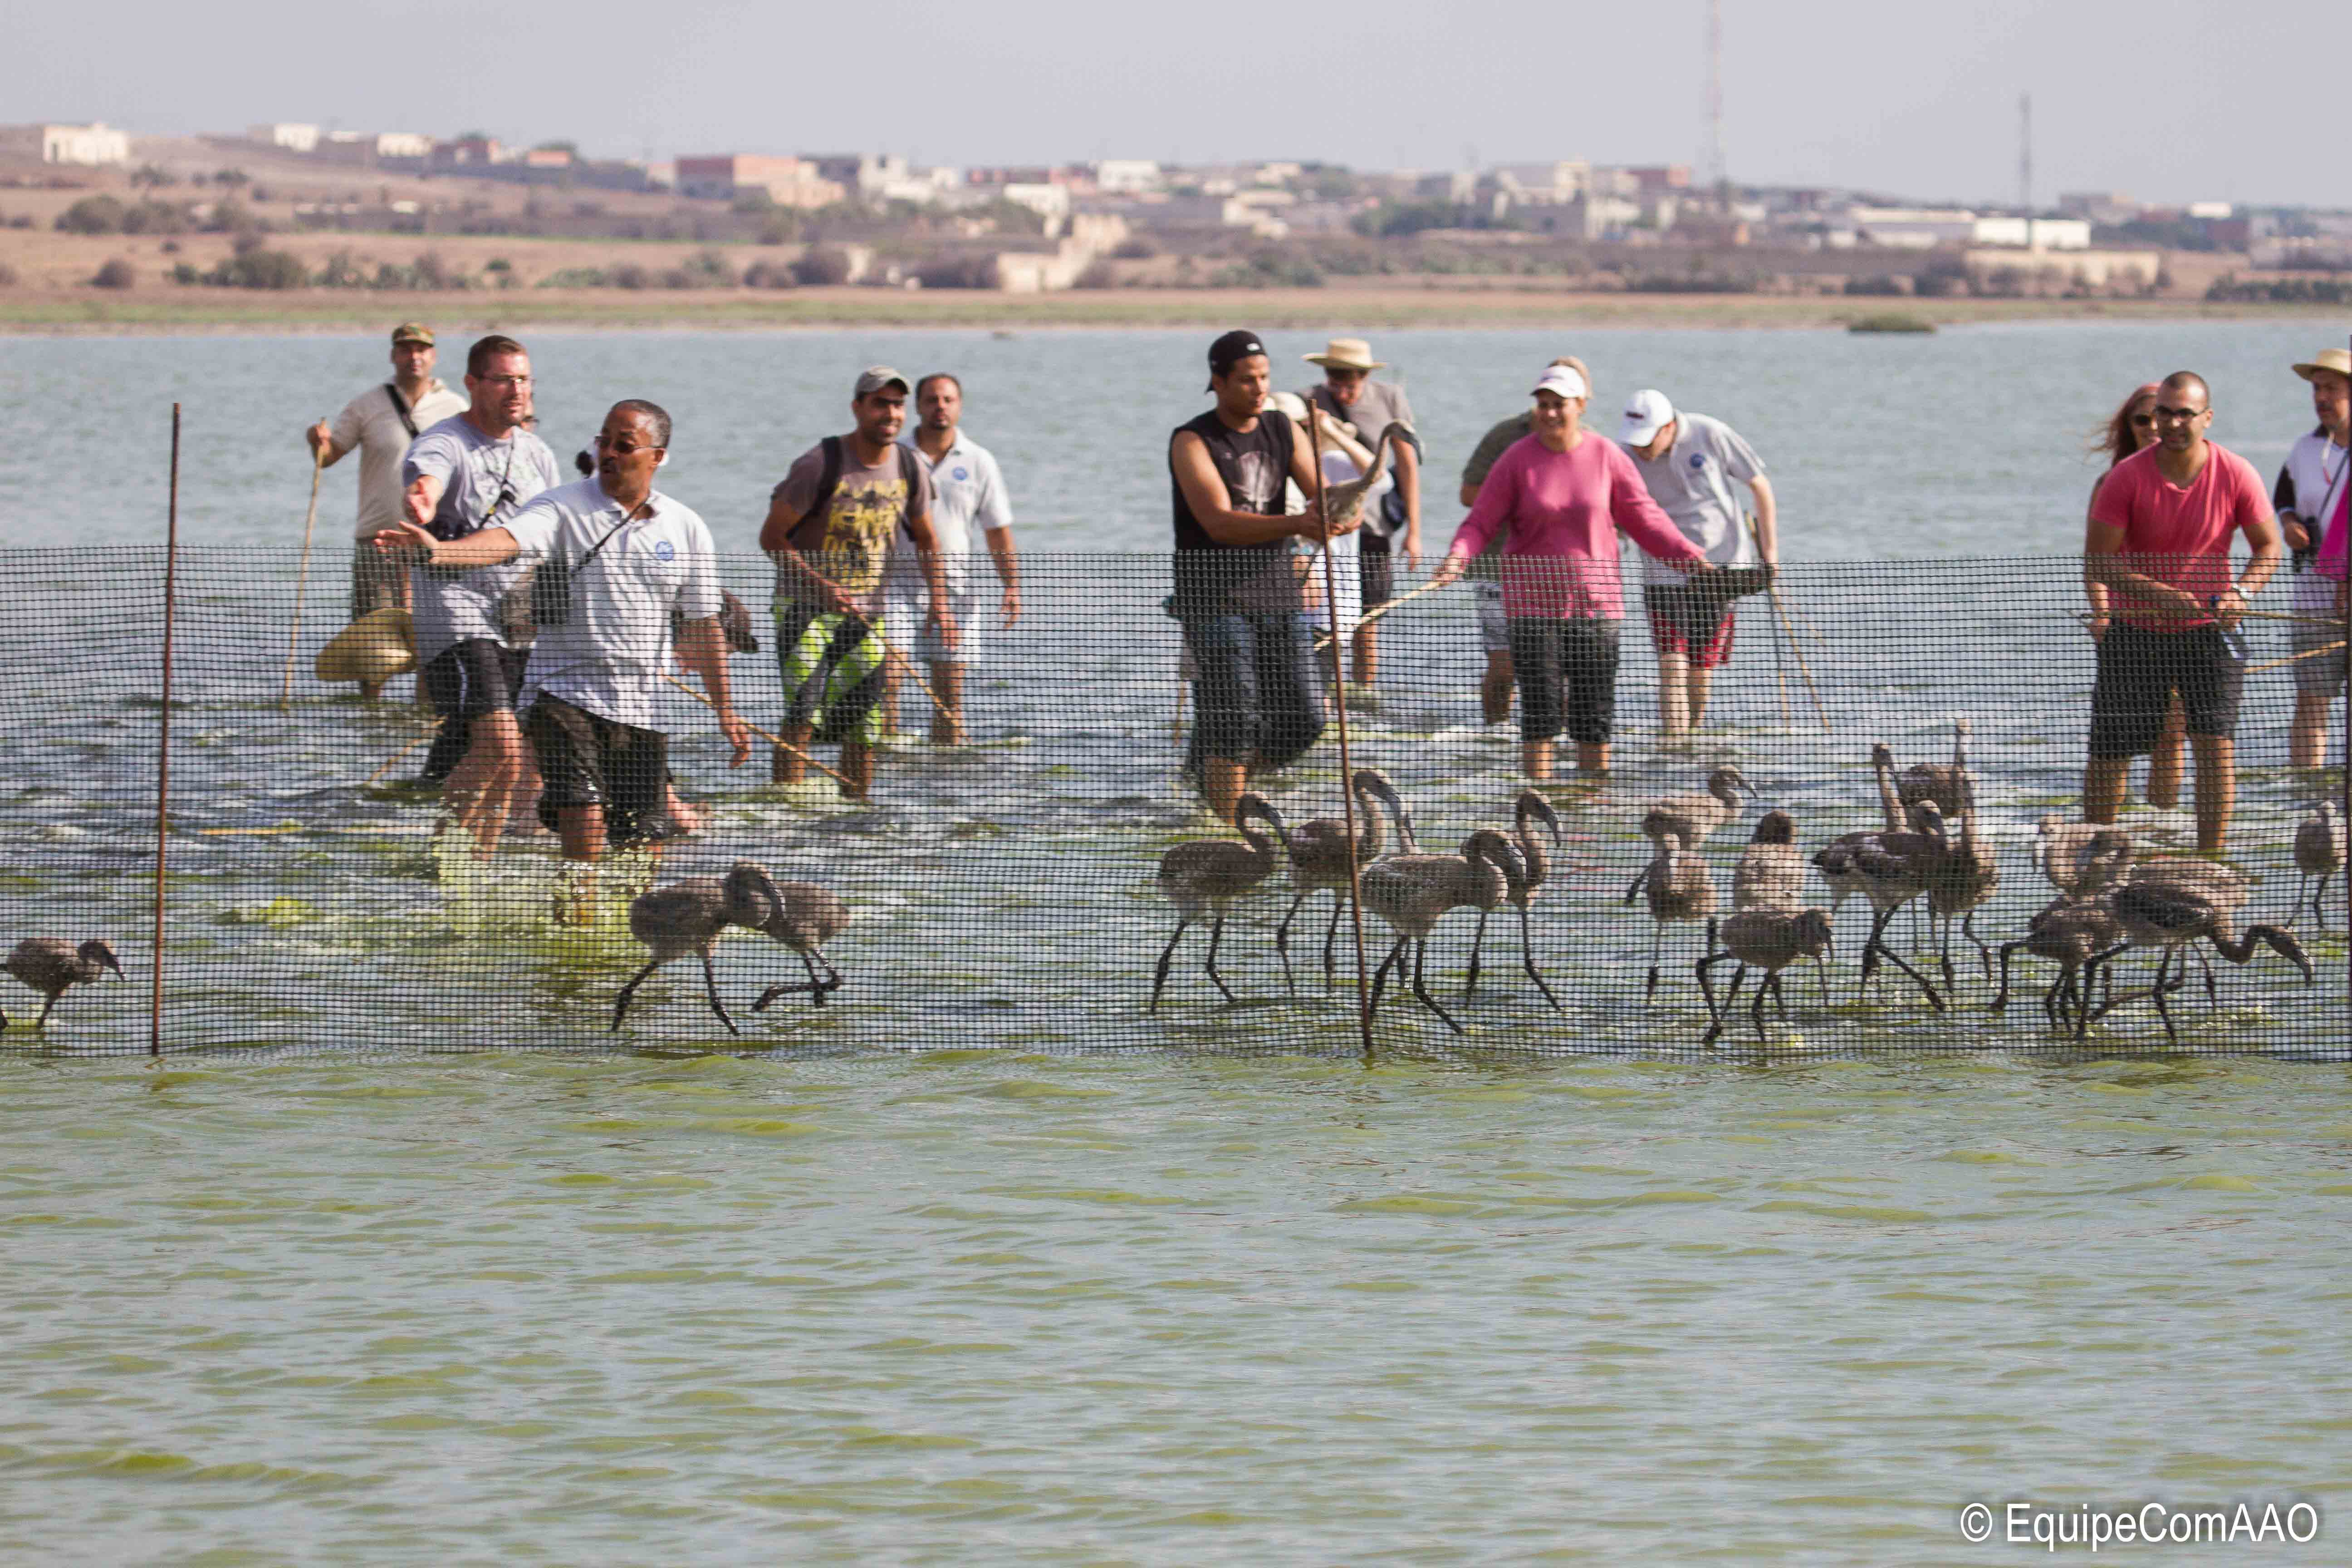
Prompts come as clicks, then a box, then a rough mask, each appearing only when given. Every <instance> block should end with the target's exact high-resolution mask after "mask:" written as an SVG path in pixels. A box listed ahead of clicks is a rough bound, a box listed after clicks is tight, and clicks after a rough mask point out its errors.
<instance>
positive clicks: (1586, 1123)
mask: <svg viewBox="0 0 2352 1568" xmlns="http://www.w3.org/2000/svg"><path fill="white" fill-rule="evenodd" d="M0 1129H5V1153H0V1237H5V1259H6V1266H5V1269H0V1322H5V1329H4V1330H0V1335H5V1342H6V1344H7V1347H8V1354H7V1355H6V1356H5V1360H0V1557H5V1558H6V1559H8V1560H11V1561H22V1562H62V1561H86V1562H99V1561H104V1562H132V1561H136V1562H199V1561H201V1562H205V1563H241V1562H258V1563H274V1562H289V1563H290V1562H303V1563H311V1562H323V1561H335V1562H383V1563H415V1562H425V1561H446V1562H466V1563H474V1562H483V1563H488V1562H499V1563H506V1562H551V1563H558V1562H560V1563H583V1562H656V1561H661V1562H678V1561H687V1560H701V1561H710V1560H728V1561H758V1560H783V1559H787V1558H789V1559H790V1560H793V1561H835V1562H846V1561H891V1562H950V1561H952V1562H959V1563H963V1562H982V1561H1000V1562H1013V1561H1018V1562H1061V1561H1086V1562H1139V1563H1140V1562H1150V1563H1171V1562H1203V1561H1231V1562H1246V1563H1289V1562H1301V1563H1311V1562H1328V1561H1333V1560H1339V1559H1345V1560H1348V1561H1351V1562H1372V1561H1397V1562H1413V1563H1433V1562H1471V1561H1491V1560H1495V1559H1497V1558H1507V1559H1513V1560H1518V1559H1529V1558H1538V1557H1542V1556H1545V1555H1546V1554H1550V1555H1551V1556H1552V1557H1554V1558H1556V1559H1558V1560H1570V1561H1573V1560H1588V1559H1589V1560H1593V1561H1625V1560H1633V1559H1641V1560H1646V1561H1656V1562H1696V1561H1721V1562H1741V1563H1756V1562H1790V1563H1796V1562H1803V1563H1823V1562H1826V1563H1891V1562H1905V1563H1914V1562H1950V1563H1962V1562H1973V1561H1980V1560H1983V1559H1984V1558H1985V1557H1986V1556H1987V1555H1989V1554H1990V1553H1993V1552H1998V1551H1999V1550H2000V1549H1999V1548H1972V1547H1969V1546H1966V1545H1965V1544H1964V1543H1963V1542H1962V1541H1961V1539H1960V1536H1959V1532H1958V1525H1957V1522H1956V1521H1957V1518H1958V1509H1959V1507H1960V1505H1961V1504H1962V1503H1964V1502H1965V1501H1968V1500H1977V1499H1984V1500H1994V1501H1996V1502H1998V1501H1999V1500H2004V1499H2008V1498H2011V1497H2032V1498H2037V1499H2041V1500H2046V1501H2050V1502H2053V1503H2056V1504H2059V1505H2062V1506H2065V1507H2071V1506H2073V1504H2074V1503H2075V1502H2077V1501H2080V1500H2100V1501H2104V1502H2116V1503H2121V1502H2130V1501H2137V1500H2145V1499H2148V1498H2161V1499H2166V1500H2171V1501H2174V1502H2180V1503H2186V1502H2195V1501H2206V1500H2216V1499H2236V1498H2240V1497H2253V1498H2258V1499H2260V1498H2268V1499H2276V1500H2286V1499H2289V1498H2298V1497H2299V1498H2304V1499H2307V1500H2312V1501H2315V1502H2317V1503H2318V1504H2320V1506H2321V1507H2322V1509H2323V1510H2326V1507H2327V1505H2328V1503H2329V1501H2330V1500H2332V1498H2333V1497H2334V1496H2336V1495H2338V1494H2340V1493H2341V1492H2342V1491H2343V1490H2344V1489H2345V1488H2346V1487H2347V1484H2352V1442H2347V1433H2352V1416H2347V1414H2346V1413H2347V1409H2352V1397H2347V1395H2352V1375H2347V1371H2346V1357H2345V1350H2346V1343H2345V1341H2346V1333H2345V1327H2344V1325H2345V1322H2346V1321H2347V1302H2352V1287H2347V1284H2346V1283H2345V1281H2344V1278H2343V1274H2342V1270H2341V1266H2340V1258H2341V1254H2342V1249H2343V1240H2344V1235H2345V1221H2346V1216H2347V1215H2352V1093H2347V1072H2346V1069H2345V1068H2343V1067H2342V1066H2340V1065H2331V1066H2315V1065H2300V1064H2289V1063H2281V1062H2271V1061H2259V1060H2231V1059H2176V1060H2168V1061H2163V1062H2137V1063H2132V1062H2117V1061H2112V1060H2110V1061H2086V1062H2066V1061H2062V1060H2055V1059H2046V1060H2035V1059H2031V1058H2023V1057H2020V1056H2016V1055H1997V1056H1988V1057H1985V1058H1976V1059H1949V1058H1947V1059H1938V1060H1932V1061H1921V1060H1916V1059H1906V1060H1895V1059H1864V1060H1843V1061H1815V1062H1807V1063H1803V1064H1793V1065H1787V1066H1779V1067H1773V1068H1756V1067H1742V1066H1738V1065H1735V1064H1729V1063H1726V1064H1720V1065H1717V1064H1702V1065H1675V1064H1663V1063H1657V1062H1634V1061H1607V1060H1593V1061H1580V1062H1564V1063H1549V1064H1540V1065H1528V1064H1507V1065H1496V1064H1488V1063H1479V1062H1474V1061H1469V1060H1466V1059H1449V1060H1442V1061H1439V1060H1423V1061H1412V1062H1399V1063H1396V1064H1394V1065H1387V1066H1382V1067H1381V1068H1377V1069H1372V1070H1367V1069H1366V1068H1363V1067H1361V1066H1360V1065H1357V1064H1355V1063H1352V1062H1341V1061H1331V1060H1319V1059H1313V1058H1297V1057H1279V1058H1234V1057H1220V1058H1194V1057H1189V1056H1182V1055H1175V1054H1161V1053H1154V1054H1142V1055H1131V1056H1121V1057H1070V1056H1060V1057H1037V1056H1019V1055H1013V1054H1010V1053H1003V1052H990V1053H980V1052H968V1053H950V1054H946V1055H940V1054H934V1055H930V1056H896V1055H893V1056H856V1057H839V1058H808V1059H800V1060H786V1059H774V1058H771V1059H764V1060H739V1059H734V1058H672V1059H661V1058H646V1057H627V1056H612V1057H581V1056H554V1057H530V1056H492V1057H478V1058H465V1059H462V1060H438V1061H436V1060H420V1059H416V1058H408V1059H405V1060H398V1061H392V1060H385V1059H382V1058H376V1059H360V1060H353V1059H337V1058H331V1057H309V1058H278V1059H265V1060H251V1061H223V1062H194V1061H179V1062H174V1063H173V1064H171V1065H170V1067H169V1068H167V1069H165V1070H162V1071H156V1070H152V1069H149V1068H144V1067H142V1066H137V1065H132V1064H129V1063H123V1062H93V1061H87V1060H82V1061H63V1060H43V1059H40V1058H26V1057H11V1058H0ZM2335 1530H2336V1521H2335V1520H2334V1519H2333V1518H2332V1517H2330V1518H2329V1519H2328V1520H2327V1525H2326V1531H2327V1532H2326V1534H2324V1535H2323V1537H2322V1540H2321V1542H2319V1544H2318V1545H2317V1546H2316V1547H2315V1548H2312V1549H2307V1551H2306V1552H2305V1553H2304V1554H2303V1555H2302V1556H2301V1557H2299V1559H2298V1560H2305V1561H2322V1560H2327V1559H2328V1558H2329V1557H2331V1556H2335V1557H2336V1560H2341V1559H2340V1554H2337V1553H2334V1552H2332V1551H2331V1548H2330V1544H2329V1541H2330V1537H2332V1535H2333V1534H2334V1532H2335ZM2110 1554H2114V1555H2124V1556H2126V1559H2127V1560H2129V1554H2128V1553H2113V1552H2111V1553H2110ZM2168 1560H2169V1561H2177V1562H2188V1561H2190V1560H2191V1556H2190V1555H2189V1554H2187V1553H2181V1552H2173V1553H2171V1554H2169V1555H2168ZM2207 1560H2213V1559H2207Z"/></svg>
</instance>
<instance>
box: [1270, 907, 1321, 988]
mask: <svg viewBox="0 0 2352 1568" xmlns="http://www.w3.org/2000/svg"><path fill="white" fill-rule="evenodd" d="M1314 890H1315V889H1312V888H1309V889H1307V892H1305V893H1301V894H1299V895H1298V896H1297V898H1295V899H1293V900H1290V907H1289V908H1288V909H1286V910H1283V912H1282V923H1281V924H1279V925H1277V926H1276V927H1275V928H1274V951H1275V952H1276V954H1277V955H1279V956H1280V957H1281V959H1282V988H1283V989H1284V990H1285V991H1287V992H1289V993H1290V994H1293V995H1297V993H1298V985H1297V982H1296V981H1294V980H1293V979H1292V978H1291V974H1290V922H1291V920H1292V918H1293V917H1294V916H1296V915H1297V913H1298V906H1299V905H1301V904H1303V903H1305V902H1306V901H1307V893H1311V892H1313V891H1314Z"/></svg>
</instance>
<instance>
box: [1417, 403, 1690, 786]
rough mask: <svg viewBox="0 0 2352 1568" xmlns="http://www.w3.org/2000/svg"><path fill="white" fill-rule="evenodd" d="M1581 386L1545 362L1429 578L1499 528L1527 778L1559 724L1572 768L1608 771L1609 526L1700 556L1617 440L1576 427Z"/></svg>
mask: <svg viewBox="0 0 2352 1568" xmlns="http://www.w3.org/2000/svg"><path fill="white" fill-rule="evenodd" d="M1589 396H1590V389H1589V388H1588V387H1587V385H1586V384H1585V380H1584V377H1583V376H1582V375H1580V374H1578V373H1577V371H1576V370H1575V369H1574V368H1573V367H1572V366H1569V365H1561V364H1555V365H1549V366H1546V367H1545V369H1544V373H1543V374H1542V376H1541V377H1540V378H1538V380H1537V382H1536V385H1535V404H1536V406H1535V421H1534V424H1535V428H1534V433H1533V434H1532V435H1530V436H1528V437H1527V438H1526V439H1525V440H1522V441H1520V442H1518V443H1517V445H1515V446H1513V447H1511V448H1510V450H1508V451H1507V452H1505V453H1504V454H1503V455H1502V457H1501V458H1498V459H1497V460H1496V464H1495V467H1494V469H1493V470H1492V471H1491V472H1490V473H1488V474H1487V476H1486V482H1485V483H1484V484H1482V485H1481V486H1480V487H1479V489H1478V504H1477V505H1475V506H1474V507H1472V508H1471V509H1470V515H1469V516H1468V517H1466V518H1464V519H1463V520H1462V526H1461V527H1460V528H1459V529H1457V530H1455V531H1454V543H1453V545H1452V547H1451V548H1449V549H1448V550H1447V551H1446V552H1445V563H1444V565H1443V566H1441V567H1439V568H1438V570H1437V575H1436V577H1435V578H1433V581H1434V582H1438V583H1451V582H1454V580H1455V579H1457V578H1459V577H1460V576H1461V575H1462V574H1463V572H1464V571H1465V569H1466V568H1467V567H1468V565H1469V563H1470V561H1471V558H1472V557H1474V556H1475V555H1476V554H1477V553H1478V552H1480V551H1482V550H1484V549H1485V548H1486V543H1487V542H1488V541H1489V540H1491V539H1494V538H1495V537H1496V536H1497V535H1498V534H1499V535H1501V536H1502V539H1503V613H1504V616H1505V617H1506V619H1507V625H1508V626H1509V628H1510V638H1511V665H1512V668H1513V669H1514V670H1515V671H1516V672H1517V676H1518V680H1519V742H1520V748H1519V749H1520V753H1521V761H1522V763H1523V764H1524V766H1525V767H1526V770H1527V774H1528V777H1529V778H1530V779H1533V780H1535V781H1536V782H1537V783H1538V784H1541V783H1543V782H1545V781H1546V780H1549V778H1550V777H1551V775H1552V748H1553V744H1554V742H1555V739H1556V737H1558V736H1559V732H1560V731H1562V730H1563V729H1564V730H1566V731H1568V733H1569V736H1570V739H1571V740H1573V741H1575V742H1576V765H1577V766H1578V768H1579V769H1580V770H1582V771H1583V772H1586V773H1606V772H1607V771H1608V769H1609V741H1610V737H1611V734H1612V731H1613V730H1614V726H1615V721H1616V700H1617V631H1618V625H1619V623H1620V622H1621V621H1622V620H1623V618H1624V615H1625V608H1624V601H1623V598H1622V595H1621V593H1620V591H1619V586H1618V580H1617V548H1618V531H1619V530H1620V529H1622V530H1623V531H1625V532H1626V533H1629V534H1631V535H1632V536H1633V542H1634V543H1636V544H1638V545H1640V546H1641V548H1642V550H1643V552H1644V553H1645V554H1649V555H1653V556H1655V557H1658V558H1659V559H1662V560H1670V561H1679V562H1682V563H1685V564H1684V566H1683V567H1682V570H1685V571H1688V570H1691V569H1692V568H1694V567H1697V566H1701V565H1703V564H1705V563H1706V556H1705V554H1704V553H1703V552H1701V551H1700V550H1699V547H1698V546H1697V545H1696V544H1693V543H1692V542H1690V541H1689V540H1687V539H1685V538H1684V537H1683V535H1682V532H1681V531H1680V530H1678V529H1676V528H1675V524H1674V520H1673V519H1672V518H1669V517H1668V516H1667V515H1666V514H1665V512H1664V510H1660V508H1659V506H1658V503H1657V502H1656V501H1654V500H1651V499H1650V492H1649V490H1648V489H1645V488H1644V487H1643V483H1642V476H1641V475H1640V474H1638V473H1636V472H1634V470H1633V458H1629V457H1627V456H1626V455H1625V453H1624V450H1623V448H1622V447H1619V446H1617V444H1616V443H1614V442H1612V441H1611V440H1610V439H1609V438H1608V437H1605V436H1599V435H1595V434H1594V433H1593V432H1591V431H1590V430H1586V429H1584V428H1583V427H1582V417H1583V414H1584V405H1585V403H1586V400H1587V398H1588V397H1589Z"/></svg>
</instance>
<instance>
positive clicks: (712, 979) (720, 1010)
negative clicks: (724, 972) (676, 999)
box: [702, 952, 743, 1035]
mask: <svg viewBox="0 0 2352 1568" xmlns="http://www.w3.org/2000/svg"><path fill="white" fill-rule="evenodd" d="M702 994H704V995H705V996H708V997H709V998H710V1010H711V1011H712V1012H714V1013H716V1014H718V1015H719V1022H720V1023H722V1024H724V1025H726V1026H727V1032H728V1033H729V1034H730V1035H740V1034H741V1033H742V1032H743V1031H742V1030H740V1029H739V1028H737V1027H736V1026H735V1020H734V1019H732V1018H730V1017H729V1016H727V1004H726V1003H724V1002H721V1001H720V1000H719V972H718V971H717V970H716V969H713V968H712V967H711V966H710V954H709V953H708V952H706V953H704V954H703V955H702Z"/></svg>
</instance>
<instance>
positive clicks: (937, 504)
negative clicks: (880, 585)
mask: <svg viewBox="0 0 2352 1568" xmlns="http://www.w3.org/2000/svg"><path fill="white" fill-rule="evenodd" d="M898 444H899V445H900V446H902V447H907V448H908V449H909V450H911V451H912V452H913V453H914V454H915V457H916V458H917V459H918V460H919V461H920V462H921V464H922V465H923V471H924V472H926V473H928V474H929V475H930V476H931V538H932V540H933V541H934V542H936V544H937V546H938V548H939V552H940V570H941V571H942V572H943V573H944V574H946V576H947V584H948V592H950V594H956V595H961V594H962V593H963V592H964V590H965V589H966V587H967V586H969V579H970V574H971V555H972V550H973V547H974V546H975V545H977V544H978V543H979V542H980V535H981V534H982V533H983V532H985V531H988V530H990V529H993V528H1011V527H1012V526H1013V501H1012V498H1010V497H1009V496H1007V495H1006V494H1005V493H1004V474H1003V470H1001V469H1000V468H997V466H996V457H995V454H993V453H992V452H991V451H989V449H988V448H987V447H983V446H982V445H981V444H980V443H979V442H977V441H974V440H972V439H971V438H970V437H967V436H965V435H964V433H963V432H962V431H961V430H958V431H957V432H956V438H955V444H954V445H953V446H951V447H949V448H948V449H947V453H946V455H945V456H943V457H942V458H940V460H939V461H938V462H936V463H935V462H933V461H931V459H930V458H929V455H928V454H926V453H925V452H924V450H923V449H922V447H919V446H917V445H916V444H915V439H914V437H911V436H910V437H907V438H906V439H904V440H902V441H900V442H899V443H898ZM888 582H889V588H890V594H891V596H892V597H894V598H900V599H903V598H907V597H909V596H912V595H921V594H922V593H923V592H924V591H925V590H924V584H923V566H922V562H921V561H920V560H919V558H918V557H917V556H916V554H915V542H914V540H913V539H912V538H911V537H909V536H908V532H907V531H906V529H905V527H904V526H901V527H900V528H899V530H898V533H897V534H896V535H895V536H894V537H893V538H892V540H891V542H890V567H889V576H888Z"/></svg>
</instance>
